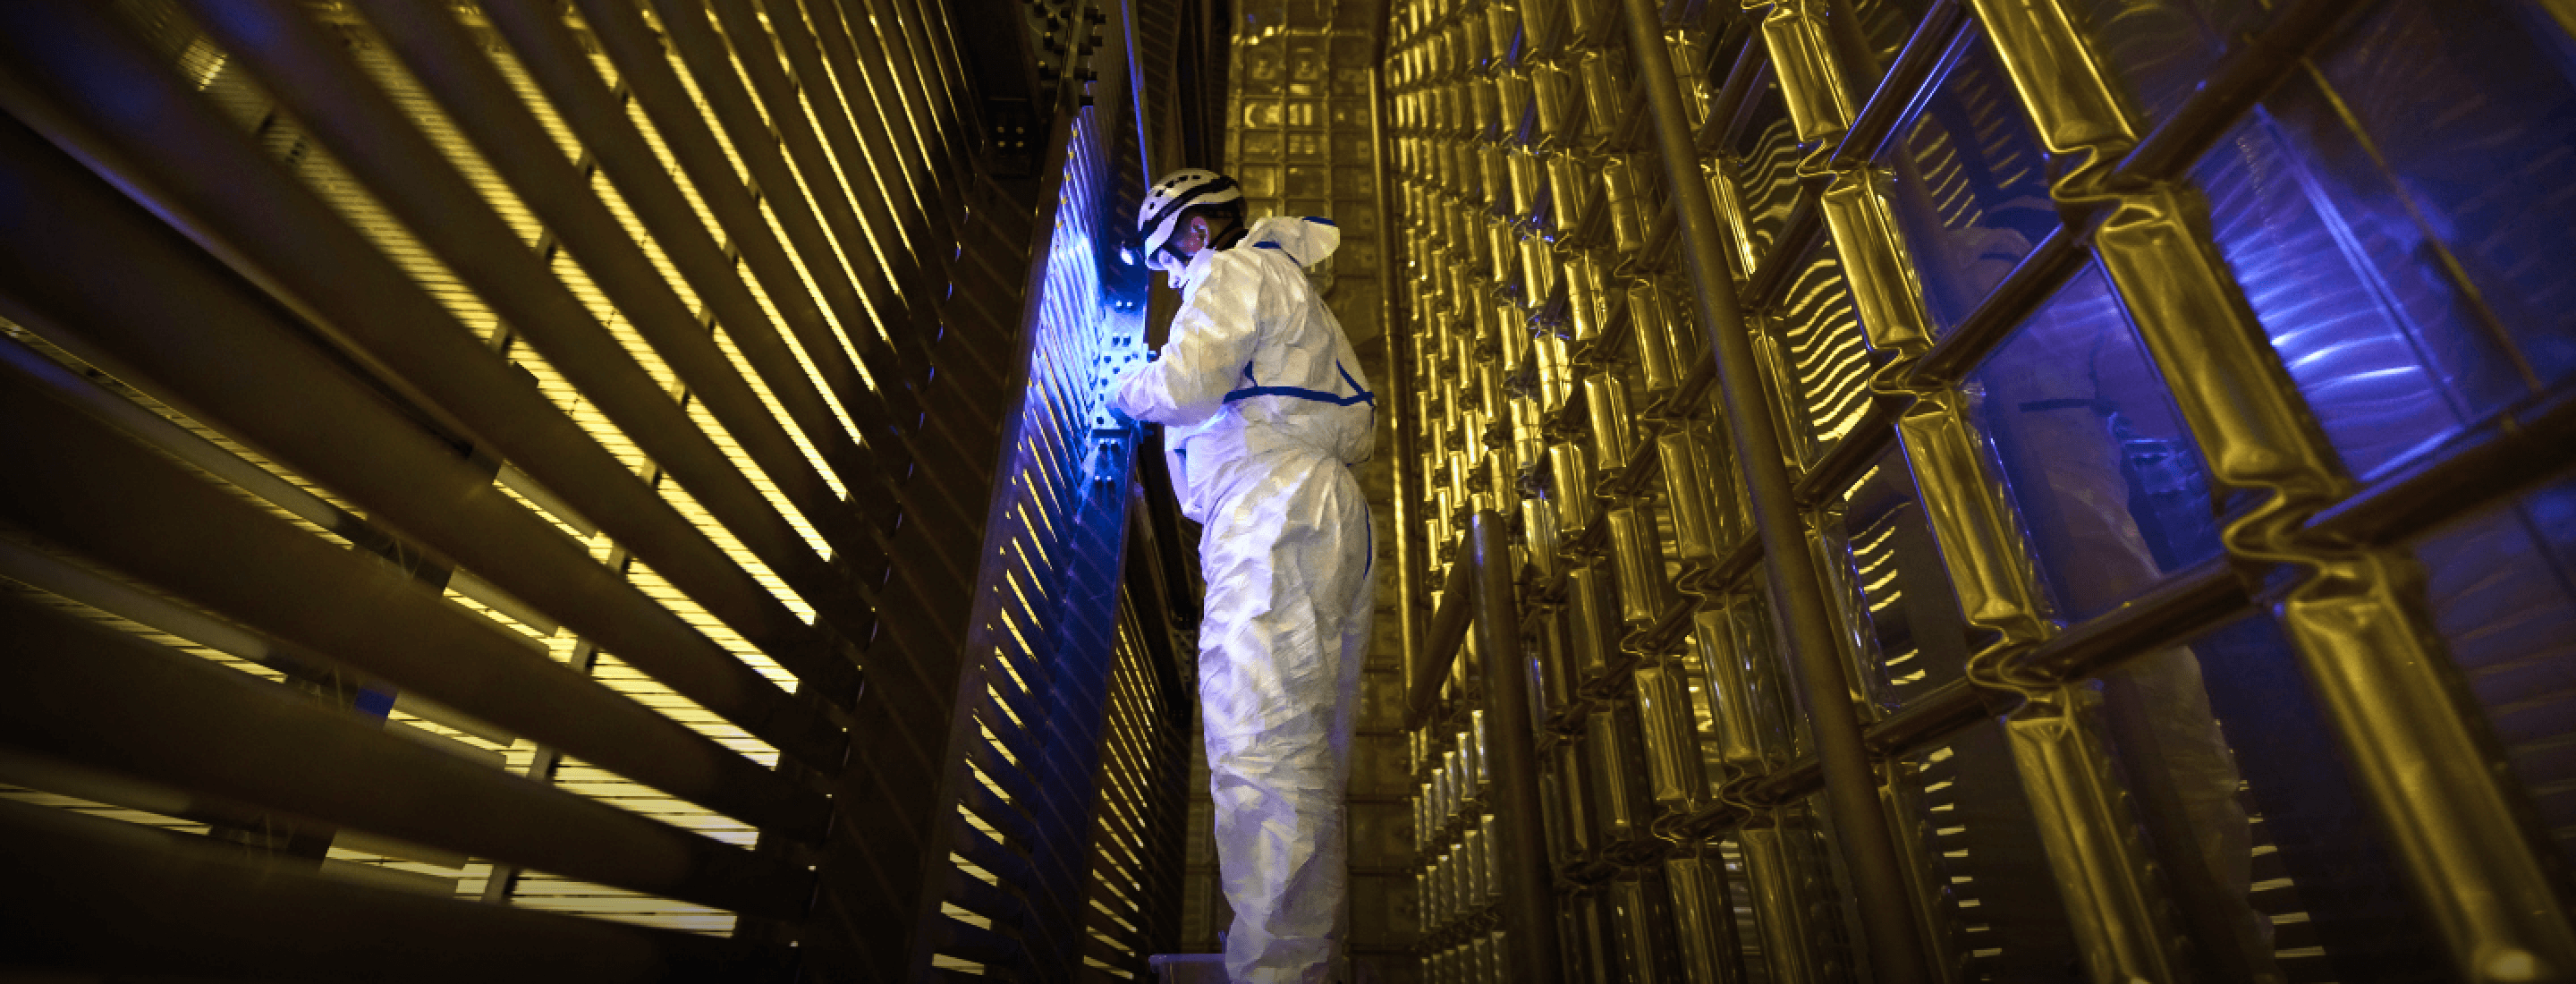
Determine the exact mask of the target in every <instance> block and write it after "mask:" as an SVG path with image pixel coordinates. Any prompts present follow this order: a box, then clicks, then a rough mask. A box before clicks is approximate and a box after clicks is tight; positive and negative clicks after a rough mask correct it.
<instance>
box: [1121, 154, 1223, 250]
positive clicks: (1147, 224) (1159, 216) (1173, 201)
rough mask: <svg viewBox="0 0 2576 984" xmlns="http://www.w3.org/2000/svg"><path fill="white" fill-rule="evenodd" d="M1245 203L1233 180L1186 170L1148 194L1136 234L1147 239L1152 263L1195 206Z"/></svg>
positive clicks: (1139, 213) (1168, 176)
mask: <svg viewBox="0 0 2576 984" xmlns="http://www.w3.org/2000/svg"><path fill="white" fill-rule="evenodd" d="M1242 200H1243V188H1242V187H1241V186H1239V185H1236V184H1235V183H1234V179H1233V178H1229V177H1226V176H1225V175H1222V174H1218V173H1216V172H1214V171H1202V170H1200V169H1198V168H1194V167H1192V168H1183V169H1181V170H1178V171H1174V172H1172V173H1170V174H1166V175H1163V180H1161V181H1157V182H1154V187H1153V190H1151V191H1149V192H1147V193H1146V194H1145V207H1143V208H1141V209H1138V210H1136V231H1137V232H1138V233H1140V234H1142V235H1143V236H1144V237H1145V257H1146V260H1147V262H1151V261H1152V259H1153V256H1154V251H1155V250H1158V249H1161V248H1163V244H1164V243H1165V242H1168V241H1170V239H1171V238H1172V230H1174V229H1178V228H1180V225H1181V213H1182V212H1184V211H1187V210H1188V209H1189V207H1190V206H1192V205H1221V204H1224V203H1226V202H1239V201H1242Z"/></svg>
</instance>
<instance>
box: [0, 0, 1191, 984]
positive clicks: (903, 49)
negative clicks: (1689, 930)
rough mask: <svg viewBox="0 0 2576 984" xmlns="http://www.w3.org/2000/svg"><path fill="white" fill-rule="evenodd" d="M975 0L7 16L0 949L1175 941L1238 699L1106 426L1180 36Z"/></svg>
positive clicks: (254, 952) (400, 969)
mask: <svg viewBox="0 0 2576 984" xmlns="http://www.w3.org/2000/svg"><path fill="white" fill-rule="evenodd" d="M1059 6H1061V7H1062V8H1063V9H1061V10H1052V8H1051V10H1050V11H1042V12H1041V13H1050V12H1051V13H1052V14H1053V15H1054V16H1058V17H1061V18H1064V19H1067V20H1070V21H1073V22H1076V23H1080V22H1082V19H1083V17H1084V15H1085V14H1086V13H1091V12H1093V11H1089V10H1087V9H1085V8H1084V7H1083V6H1081V5H1071V4H1067V5H1059ZM967 13H980V7H979V8H977V10H976V11H971V12H961V11H960V10H957V9H952V8H950V7H949V6H947V5H944V4H941V3H937V2H916V0H852V2H847V3H843V2H836V0H806V2H798V0H709V2H699V0H653V2H649V3H636V2H632V0H580V2H577V3H574V4H571V5H570V6H569V7H567V6H566V5H564V4H560V3H554V2H547V0H491V2H488V3H483V4H434V5H424V4H413V3H402V2H355V3H297V2H289V0H252V2H231V0H206V2H194V0H190V2H163V0H129V2H120V3H115V4H91V3H83V2H70V0H65V2H42V3H28V4H14V5H9V6H8V7H7V8H6V9H5V10H0V109H5V112H6V115H5V117H0V257H5V258H0V317H4V318H5V321H0V327H4V328H5V330H6V333H7V335H8V340H7V341H5V342H0V401H5V409H0V457H5V459H6V460H7V461H8V463H9V464H8V466H7V474H6V477H5V479H0V589H5V590H0V619H5V621H6V628H5V629H0V636H5V638H6V639H7V643H6V651H5V653H0V674H5V676H6V679H5V681H0V782H5V783H7V784H8V785H7V786H6V787H5V788H0V791H5V793H6V796H5V799H6V800H8V801H9V802H7V803H0V823H5V825H6V828H7V833H6V834H5V836H0V845H5V846H0V851H5V852H6V858H7V860H6V861H5V863H0V867H7V868H9V869H10V870H11V871H12V874H11V876H10V878H9V880H10V882H11V885H10V887H9V889H8V890H7V891H6V893H0V894H5V896H6V898H5V901H0V908H5V915H0V924H5V926H6V928H5V929H0V960H5V962H6V964H7V965H8V966H10V967H12V968H19V967H25V968H37V969H54V970H62V971H71V972H81V973H102V972H104V973H141V974H165V973H166V974H198V973H218V974H237V975H238V974H248V975H253V976H260V977H274V978H280V979H286V978H334V979H336V978H345V977H349V976H383V977H388V978H399V979H424V980H426V979H439V980H454V979H465V978H472V979H516V978H527V979H538V978H545V979H567V978H570V979H584V978H593V977H596V978H613V979H650V978H660V977H671V976H679V977H710V976H715V977H724V978H736V977H740V978H746V979H757V978H765V977H784V976H787V975H791V974H795V973H798V972H800V971H801V972H803V973H806V974H810V975H822V976H860V977H865V978H869V979H876V978H887V979H891V978H894V977H904V978H907V979H911V978H929V977H939V976H945V975H948V974H950V973H952V972H953V971H952V969H951V968H954V969H955V970H969V969H975V968H985V969H989V970H990V971H992V972H995V973H1003V972H1007V973H1009V974H1011V975H1012V976H1018V977H1023V978H1036V979H1071V978H1073V977H1075V976H1098V975H1103V974H1106V975H1108V976H1109V977H1112V978H1118V979H1132V978H1133V977H1134V976H1136V975H1137V974H1139V973H1140V972H1141V970H1142V956H1143V955H1144V954H1146V953H1150V952H1153V951H1156V950H1159V949H1167V948H1168V942H1167V941H1168V939H1169V936H1170V933H1171V931H1172V927H1173V926H1174V920H1175V919H1176V915H1177V905H1176V902H1175V901H1174V900H1175V898H1176V896H1175V894H1174V893H1175V891H1176V887H1177V880H1176V879H1177V874H1176V872H1175V871H1173V870H1171V868H1172V865H1171V864H1170V863H1169V861H1168V860H1167V859H1171V858H1175V857H1176V854H1175V853H1174V850H1173V848H1174V847H1175V846H1176V844H1177V840H1176V838H1177V836H1178V834H1177V827H1178V819H1179V813H1178V812H1177V811H1178V809H1179V806H1178V801H1177V800H1176V799H1174V797H1173V794H1172V787H1173V779H1174V777H1175V772H1176V770H1178V769H1179V768H1180V767H1181V763H1182V759H1181V757H1180V756H1181V746H1180V740H1179V732H1180V729H1181V728H1182V727H1183V726H1184V724H1185V722H1186V720H1187V717H1186V711H1185V708H1186V706H1187V701H1188V700H1189V695H1188V690H1187V681H1186V679H1185V678H1183V677H1182V676H1180V675H1179V674H1177V673H1176V672H1175V669H1174V666H1173V664H1172V656H1171V653H1172V647H1171V645H1170V636H1169V626H1168V620H1169V617H1170V611H1169V608H1168V606H1167V605H1163V604H1161V603H1160V602H1159V601H1157V602H1156V603H1153V604H1147V605H1141V606H1140V605H1137V604H1133V603H1131V602H1130V601H1129V600H1128V599H1127V597H1126V596H1125V594H1124V592H1123V591H1122V588H1121V579H1122V576H1123V574H1124V563H1125V554H1124V546H1125V544H1126V542H1127V540H1128V524H1127V522H1126V517H1127V516H1128V515H1129V513H1130V511H1131V510H1133V509H1138V508H1140V507H1139V505H1138V502H1139V496H1140V495H1141V492H1140V491H1139V489H1138V488H1137V486H1136V485H1135V484H1134V483H1133V482H1132V481H1131V476H1130V474H1129V471H1130V455H1131V454H1132V445H1133V443H1134V441H1133V435H1123V436H1122V435H1118V434H1103V433H1096V431H1098V428H1097V426H1096V423H1097V422H1096V421H1095V419H1094V417H1093V415H1092V413H1091V409H1092V406H1093V404H1094V402H1095V401H1096V398H1097V394H1096V393H1095V389H1096V386H1095V380H1096V377H1098V376H1099V375H1100V374H1101V373H1102V372H1103V371H1104V370H1105V369H1107V368H1110V366H1109V365H1108V364H1104V363H1102V362H1100V361H1099V360H1100V359H1101V357H1103V356H1104V355H1110V356H1114V355H1117V354H1119V353H1122V352H1133V351H1134V345H1133V343H1132V342H1129V343H1126V347H1124V348H1121V347H1119V345H1118V343H1114V342H1113V341H1112V340H1111V339H1112V338H1113V337H1114V335H1115V334H1116V333H1117V332H1121V331H1123V332H1124V334H1126V335H1127V336H1131V337H1132V336H1133V335H1134V334H1135V332H1134V331H1133V329H1132V324H1133V323H1134V322H1136V321H1138V320H1139V319H1141V317H1142V306H1141V304H1140V303H1137V301H1138V298H1137V297H1135V296H1133V295H1134V294H1135V293H1136V292H1135V291H1134V290H1133V289H1132V285H1131V286H1120V283H1123V281H1122V282H1115V283H1112V284H1110V285H1109V287H1108V289H1107V290H1104V286H1103V284H1102V282H1101V272H1100V271H1101V270H1102V263H1103V262H1104V259H1105V254H1104V251H1102V250H1101V249H1099V248H1098V247H1097V246H1096V243H1097V241H1098V240H1099V239H1100V233H1101V230H1103V229H1106V228H1116V227H1117V224H1118V223H1121V222H1131V221H1132V218H1128V217H1122V213H1121V212H1120V211H1119V209H1120V207H1121V206H1120V203H1121V202H1126V203H1128V205H1127V206H1126V207H1127V208H1128V212H1126V213H1124V215H1127V216H1132V201H1133V198H1134V195H1135V193H1136V191H1137V190H1139V189H1141V187H1142V185H1143V180H1144V176H1143V175H1142V174H1141V167H1140V166H1139V165H1138V163H1137V162H1136V160H1135V155H1134V148H1135V146H1136V143H1137V141H1138V140H1139V139H1140V135H1139V133H1138V132H1137V129H1138V128H1137V126H1136V123H1135V121H1136V120H1137V119H1138V114H1136V113H1135V112H1134V104H1133V103H1132V102H1131V101H1129V100H1128V98H1127V97H1126V96H1125V95H1124V93H1126V92H1127V91H1128V90H1127V89H1126V87H1125V86H1126V75H1125V71H1124V67H1123V64H1124V62H1125V55H1124V52H1125V50H1126V43H1127V42H1126V38H1127V35H1128V27H1127V23H1126V19H1125V17H1124V15H1123V13H1121V14H1120V15H1119V16H1118V17H1117V18H1116V20H1115V21H1114V22H1113V23H1112V24H1111V26H1110V27H1109V28H1108V34H1109V36H1108V37H1107V38H1101V37H1097V36H1095V37H1090V38H1086V39H1083V40H1081V41H1078V42H1075V43H1072V44H1065V43H1062V42H1059V41H1055V40H1054V39H1053V38H1052V37H1050V39H1049V44H1050V45H1051V46H1052V48H1053V49H1054V51H1053V53H1052V54H1050V55H1049V56H1047V58H1045V59H1043V60H1042V61H1043V65H1041V64H1036V63H1031V62H1027V61H1018V60H1014V59H1018V58H1020V57H1021V56H1018V55H1014V54H1010V53H1009V52H1010V51H1019V50H1028V49H1034V48H1037V47H1041V45H1039V44H1037V43H1036V42H1035V41H1034V40H1032V41H1030V42H1028V43H1027V45H1026V47H1025V48H1023V47H1021V46H1019V45H1014V46H1011V47H1010V48H1009V49H1008V50H1007V51H1004V52H1003V53H999V54H997V53H994V52H992V51H987V50H972V51H969V50H961V49H960V48H959V46H958V43H957V41H956V40H955V39H954V36H953V32H954V31H955V30H956V28H955V27H954V26H953V24H952V21H953V20H954V19H955V18H958V17H960V16H965V15H966V14H967ZM1111 13H1119V12H1118V11H1116V10H1114V9H1112V10H1111ZM1038 16H1039V15H1034V14H1033V15H1030V17H1031V24H1032V25H1036V24H1037V23H1038V20H1037V17H1038ZM1050 30H1051V29H1050ZM1014 38H1015V40H1016V37H1015V36H1014ZM1104 50H1106V51H1110V52H1113V53H1114V54H1115V57H1110V58H1097V59H1096V58H1095V55H1096V53H1097V52H1100V51H1104ZM1095 60H1097V61H1099V62H1100V63H1101V64H1102V66H1103V67H1107V66H1109V65H1113V64H1114V65H1117V66H1118V67H1117V68H1116V69H1114V70H1113V72H1112V74H1111V78H1109V79H1108V80H1106V81H1093V80H1090V79H1087V78H1080V77H1077V76H1080V75H1087V74H1089V72H1090V70H1089V68H1088V67H1087V66H1088V65H1090V64H1091V63H1092V62H1094V61H1095ZM1042 67H1043V68H1044V70H1045V71H1044V74H1045V75H1046V80H1045V81H1046V82H1047V84H1046V85H1045V86H1044V87H1043V88H1042V89H1040V90H1038V91H1039V92H1040V94H1041V96H1042V97H1043V98H1042V99H1041V100H1039V101H1037V102H1035V103H1032V102H1031V100H1030V98H1029V97H1028V96H1027V95H1026V94H1025V93H1024V92H1021V91H1019V90H1016V89H1013V90H1011V91H1008V92H1004V91H1000V90H1001V89H1008V88H1010V87H1008V86H998V87H997V86H995V85H994V84H993V83H992V80H993V79H994V78H1002V79H1005V80H1010V79H1013V78H1017V77H1026V78H1029V79H1032V80H1034V79H1035V78H1036V77H1037V75H1038V74H1039V70H1040V68H1042ZM1086 83H1087V84H1086ZM1094 93H1098V94H1100V95H1102V96H1104V97H1105V96H1109V95H1110V94H1112V93H1117V94H1118V95H1117V96H1116V97H1115V98H1110V99H1108V100H1107V102H1106V104H1105V105H1104V106H1102V107H1093V106H1091V103H1092V101H1093V94H1094ZM1013 99H1016V100H1018V102H1017V103H1016V104H1015V105H1017V106H1018V109H1017V110H1015V112H1016V113H1017V115H1014V116H1013V117H1012V119H1014V120H1016V121H1018V123H1019V124H1020V125H1021V127H1022V131H1021V132H1013V131H1011V130H1009V129H1008V128H1007V127H1004V128H1002V129H1000V130H993V129H989V127H990V126H992V124H989V123H988V117H991V116H992V114H993V112H994V110H993V107H994V106H995V105H997V103H996V102H995V101H996V100H1003V101H1004V102H1008V101H1009V100H1013ZM1032 106H1034V109H1035V111H1034V112H1031V107H1032ZM1030 124H1034V125H1036V126H1037V127H1038V128H1039V130H1040V132H1038V133H1036V134H1029V133H1026V132H1024V131H1025V128H1026V126H1027V125H1030ZM1051 125H1052V126H1053V129H1052V130H1051V131H1050V130H1049V129H1048V128H1049V127H1050V126H1051ZM1050 132H1052V134H1053V137H1054V139H1053V140H1052V141H1050V140H1049V139H1048V136H1049V133H1050ZM1032 144H1033V145H1034V147H1031V146H1030V145H1032ZM997 148H998V150H997ZM1011 154H1025V155H1027V156H1029V157H1032V158H1036V159H1040V160H1043V161H1044V162H1045V164H1044V166H1045V167H1048V168H1055V169H1059V170H1060V171H1061V175H1060V177H1058V178H1056V179H1054V180H1050V181H1047V182H1046V183H1045V185H1046V187H1045V189H1044V190H1045V194H1044V195H1042V196H1039V197H1035V198H1032V197H1030V196H1031V194H1032V192H1033V191H1034V190H1035V189H1030V188H1026V187H1021V186H1018V185H1015V184H1013V183H1012V182H1016V181H1017V180H1018V179H1017V178H1016V177H1014V176H1013V175H1011V174H1009V173H1001V174H996V173H995V171H994V170H993V168H992V167H991V162H993V161H995V160H1001V159H1003V158H1005V157H1008V156H1010V155H1011ZM1122 154H1123V155H1125V156H1123V157H1122V156H1121V155H1122ZM1122 162H1123V163H1122ZM996 177H998V178H1001V179H1004V180H1003V181H1002V182H1001V183H997V182H996V180H995V178H996ZM1113 272H1114V271H1113ZM1117 279H1118V278H1117V277H1116V276H1113V277H1112V280H1113V281H1117ZM1122 291H1124V293H1122ZM1119 325H1129V326H1130V327H1127V328H1119V327H1118V326H1119ZM1155 597H1156V598H1160V597H1161V596H1160V595H1159V594H1157V595H1155ZM970 965H972V966H971V967H970ZM1085 968H1089V969H1085Z"/></svg>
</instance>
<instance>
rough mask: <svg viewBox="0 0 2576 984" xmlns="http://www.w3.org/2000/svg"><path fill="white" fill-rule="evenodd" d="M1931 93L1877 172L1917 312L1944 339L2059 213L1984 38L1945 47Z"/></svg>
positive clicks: (2025, 123) (2007, 81)
mask: <svg viewBox="0 0 2576 984" xmlns="http://www.w3.org/2000/svg"><path fill="white" fill-rule="evenodd" d="M1936 84H1937V85H1938V88H1937V89H1935V90H1934V92H1933V94H1932V95H1931V96H1930V97H1929V98H1927V99H1925V100H1924V105H1923V107H1922V108H1921V109H1920V110H1919V111H1917V113H1916V115H1915V117H1914V119H1913V120H1911V121H1909V122H1907V123H1906V124H1905V125H1904V127H1903V128H1902V129H1901V130H1900V131H1899V133H1900V136H1899V138H1898V139H1897V140H1896V141H1895V142H1894V144H1893V147H1892V148H1891V152H1890V153H1889V154H1888V156H1887V158H1886V160H1885V162H1884V163H1883V165H1882V166H1883V167H1885V168H1886V170H1887V171H1888V173H1889V174H1890V175H1891V176H1892V178H1893V180H1892V182H1891V183H1892V185H1893V186H1894V190H1895V194H1894V200H1893V202H1892V204H1893V205H1894V206H1895V207H1894V211H1895V214H1896V221H1897V225H1898V227H1899V228H1900V229H1902V230H1904V236H1905V247H1906V249H1907V251H1908V252H1909V253H1910V254H1911V257H1912V259H1913V260H1914V267H1915V275H1916V276H1917V277H1918V278H1919V279H1920V280H1921V281H1922V287H1923V301H1924V306H1925V308H1927V309H1928V310H1929V311H1930V313H1931V315H1932V319H1933V321H1934V326H1935V330H1937V331H1942V332H1947V331H1948V330H1949V329H1951V328H1954V327H1957V326H1958V324H1959V322H1961V321H1963V320H1966V319H1967V317H1968V312H1970V311H1972V310H1975V309H1976V306H1977V302H1978V301H1980V300H1982V299H1984V298H1985V296H1986V292H1987V291H1989V290H1992V289H1994V286H1995V284H1997V283H1999V282H2001V281H2002V280H2003V279H2004V275H2005V274H2008V273H2011V272H2012V269H2013V266H2014V265H2015V264H2018V263H2020V262H2021V258H2022V257H2024V256H2028V255H2030V251H2031V250H2032V249H2033V248H2035V247H2037V246H2038V245H2039V241H2040V240H2042V239H2046V238H2048V233H2049V232H2050V230H2053V229H2055V228H2057V204H2056V203H2055V202H2053V201H2051V200H2050V199H2049V197H2048V155H2047V153H2046V152H2045V151H2043V150H2042V149H2041V148H2040V144H2039V136H2038V135H2037V134H2035V133H2033V132H2031V128H2030V119H2029V115H2028V114H2027V113H2024V112H2023V111H2022V108H2021V107H2020V106H2019V105H2017V104H2016V103H2015V102H2014V100H2013V90H2012V79H2011V78H2010V77H2008V76H2006V75H2005V74H2004V68H2003V63H2002V62H2000V61H1998V60H1996V58H1995V52H1994V45H1993V44H1992V43H1990V42H1988V41H1987V40H1986V37H1985V32H1983V31H1969V32H1967V33H1966V34H1965V35H1963V36H1962V37H1961V38H1960V40H1959V41H1958V42H1957V43H1956V44H1954V45H1953V46H1952V47H1951V51H1950V53H1949V55H1948V56H1947V60H1946V61H1945V62H1944V65H1943V69H1942V72H1941V74H1940V76H1939V77H1938V78H1937V79H1936Z"/></svg>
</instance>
